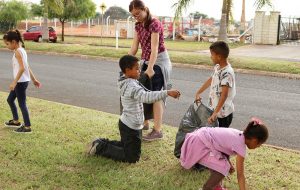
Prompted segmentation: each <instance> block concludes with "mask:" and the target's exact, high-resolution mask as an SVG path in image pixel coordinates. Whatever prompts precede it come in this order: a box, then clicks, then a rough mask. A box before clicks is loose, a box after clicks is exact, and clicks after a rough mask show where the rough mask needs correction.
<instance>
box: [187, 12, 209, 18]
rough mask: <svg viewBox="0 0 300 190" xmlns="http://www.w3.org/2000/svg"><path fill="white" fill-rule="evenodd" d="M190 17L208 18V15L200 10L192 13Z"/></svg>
mask: <svg viewBox="0 0 300 190" xmlns="http://www.w3.org/2000/svg"><path fill="white" fill-rule="evenodd" d="M189 16H190V17H193V18H194V19H199V18H201V17H202V18H207V17H208V16H207V15H206V14H203V13H200V12H199V11H196V12H194V13H190V15H189Z"/></svg>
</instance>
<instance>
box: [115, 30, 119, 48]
mask: <svg viewBox="0 0 300 190" xmlns="http://www.w3.org/2000/svg"><path fill="white" fill-rule="evenodd" d="M118 48H119V31H118V30H116V49H118Z"/></svg>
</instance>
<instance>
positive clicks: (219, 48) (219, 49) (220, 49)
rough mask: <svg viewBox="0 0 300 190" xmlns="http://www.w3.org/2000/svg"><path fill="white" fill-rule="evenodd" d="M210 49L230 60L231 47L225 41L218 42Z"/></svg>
mask: <svg viewBox="0 0 300 190" xmlns="http://www.w3.org/2000/svg"><path fill="white" fill-rule="evenodd" d="M209 49H210V50H211V51H213V52H215V53H216V54H218V55H221V56H222V57H224V58H228V55H229V46H228V44H227V43H226V42H224V41H217V42H215V43H213V44H211V45H210V47H209Z"/></svg>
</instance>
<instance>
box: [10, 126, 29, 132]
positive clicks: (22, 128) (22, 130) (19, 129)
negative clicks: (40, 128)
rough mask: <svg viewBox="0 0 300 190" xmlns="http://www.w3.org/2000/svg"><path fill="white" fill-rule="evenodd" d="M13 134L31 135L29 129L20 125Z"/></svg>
mask: <svg viewBox="0 0 300 190" xmlns="http://www.w3.org/2000/svg"><path fill="white" fill-rule="evenodd" d="M14 132H15V133H32V131H31V128H30V127H25V126H24V125H21V127H19V128H18V129H16V130H14Z"/></svg>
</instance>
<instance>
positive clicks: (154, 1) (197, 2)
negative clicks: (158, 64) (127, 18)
mask: <svg viewBox="0 0 300 190" xmlns="http://www.w3.org/2000/svg"><path fill="white" fill-rule="evenodd" d="M23 1H27V2H34V3H39V2H40V0H23ZM93 1H94V3H95V4H96V5H97V11H98V12H100V9H99V6H100V4H102V3H104V4H105V5H106V6H107V7H110V6H115V5H116V6H120V7H122V8H124V9H125V10H128V6H129V3H130V2H131V0H93ZM143 1H144V2H145V4H146V6H148V7H149V9H150V12H151V13H152V14H153V15H156V16H173V15H174V9H172V8H171V7H172V5H173V4H174V3H176V2H177V1H176V0H143ZM191 2H192V3H191V4H190V6H189V7H188V9H187V11H186V12H184V13H183V15H184V16H187V15H188V14H189V13H191V12H195V11H199V12H200V13H204V14H207V15H208V16H209V17H214V18H216V19H220V18H221V9H222V0H191ZM254 2H255V0H246V20H251V19H253V18H254V15H255V7H254V6H253V5H254ZM233 6H234V7H233V17H234V19H235V20H237V21H239V20H240V18H241V12H242V0H233ZM299 7H300V1H299V0H273V8H268V9H266V8H264V9H263V10H266V11H279V12H281V15H282V16H283V17H289V16H292V17H294V16H298V17H300V11H299Z"/></svg>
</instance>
